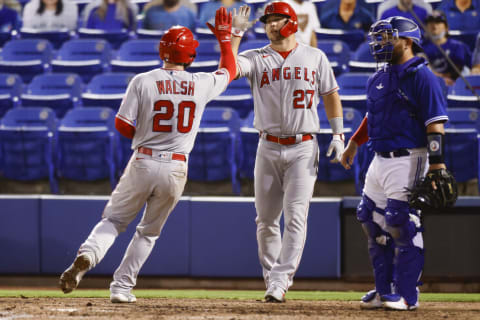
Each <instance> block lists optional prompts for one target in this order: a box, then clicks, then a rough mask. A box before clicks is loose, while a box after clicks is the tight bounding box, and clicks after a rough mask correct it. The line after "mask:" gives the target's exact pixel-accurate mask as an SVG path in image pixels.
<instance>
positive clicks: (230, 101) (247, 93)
mask: <svg viewBox="0 0 480 320" xmlns="http://www.w3.org/2000/svg"><path fill="white" fill-rule="evenodd" d="M208 106H209V107H219V106H229V107H231V108H233V109H235V111H236V112H237V113H238V115H239V116H240V118H242V119H243V118H245V117H246V116H247V115H248V113H249V112H250V111H251V110H253V96H252V92H251V90H250V85H249V84H248V82H247V80H246V78H240V79H238V80H234V81H232V82H231V83H230V84H229V85H228V87H227V90H225V92H223V93H222V94H221V95H220V96H218V97H216V98H215V99H213V100H211V101H210V102H209V103H208Z"/></svg>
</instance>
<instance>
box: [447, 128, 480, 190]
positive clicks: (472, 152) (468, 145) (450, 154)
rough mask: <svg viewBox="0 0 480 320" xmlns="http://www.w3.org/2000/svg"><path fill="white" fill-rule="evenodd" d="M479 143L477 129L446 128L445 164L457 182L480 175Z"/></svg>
mask: <svg viewBox="0 0 480 320" xmlns="http://www.w3.org/2000/svg"><path fill="white" fill-rule="evenodd" d="M478 145H479V137H478V130H477V129H474V128H470V129H455V128H446V129H445V164H446V165H447V168H448V170H450V171H451V172H452V173H453V175H454V176H455V179H456V180H457V182H466V181H468V180H471V179H476V178H478V177H479V173H480V167H479V159H478V158H479V147H478ZM479 187H480V182H479Z"/></svg>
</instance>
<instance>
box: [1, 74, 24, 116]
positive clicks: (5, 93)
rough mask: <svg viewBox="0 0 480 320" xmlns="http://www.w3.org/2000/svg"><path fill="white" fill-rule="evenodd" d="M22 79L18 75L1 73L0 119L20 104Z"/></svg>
mask: <svg viewBox="0 0 480 320" xmlns="http://www.w3.org/2000/svg"><path fill="white" fill-rule="evenodd" d="M22 90H23V82H22V79H20V77H19V76H18V75H16V74H9V73H0V117H3V115H4V114H5V112H7V110H8V109H11V108H13V107H16V106H18V105H19V102H20V94H21V93H22Z"/></svg>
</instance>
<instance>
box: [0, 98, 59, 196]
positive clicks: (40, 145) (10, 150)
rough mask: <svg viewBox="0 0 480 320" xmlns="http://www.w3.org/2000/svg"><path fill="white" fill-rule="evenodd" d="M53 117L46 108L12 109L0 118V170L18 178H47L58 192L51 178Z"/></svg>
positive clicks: (29, 179) (52, 166)
mask: <svg viewBox="0 0 480 320" xmlns="http://www.w3.org/2000/svg"><path fill="white" fill-rule="evenodd" d="M56 121H57V119H56V117H55V113H54V112H53V110H51V109H49V108H33V107H24V108H21V107H19V108H13V109H10V110H9V111H8V112H7V113H6V114H5V116H4V117H3V118H2V119H1V120H0V137H1V138H0V154H1V155H2V156H1V157H0V170H1V172H2V176H3V177H5V178H7V179H12V180H18V181H32V180H40V179H49V182H50V191H51V192H52V193H58V183H57V180H56V178H55V166H54V140H55V136H54V135H55V127H56Z"/></svg>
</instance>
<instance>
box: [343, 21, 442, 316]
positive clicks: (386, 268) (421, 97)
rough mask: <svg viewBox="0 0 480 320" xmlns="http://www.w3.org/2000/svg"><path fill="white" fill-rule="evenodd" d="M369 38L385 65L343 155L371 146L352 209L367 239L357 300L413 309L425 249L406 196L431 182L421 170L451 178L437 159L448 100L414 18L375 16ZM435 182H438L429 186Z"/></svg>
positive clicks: (349, 159) (348, 159) (346, 159)
mask: <svg viewBox="0 0 480 320" xmlns="http://www.w3.org/2000/svg"><path fill="white" fill-rule="evenodd" d="M369 38H370V51H371V53H372V54H373V56H374V57H375V59H376V60H377V61H378V62H386V64H384V65H383V66H382V67H381V68H380V69H379V70H378V71H377V72H376V73H375V74H373V75H372V76H371V77H370V78H369V80H368V82H367V115H366V116H365V118H364V120H363V121H362V124H361V125H360V127H359V128H358V129H357V131H356V132H355V134H354V135H353V136H352V138H351V139H350V141H349V143H348V145H347V148H346V149H345V152H344V154H343V156H342V160H341V163H342V165H343V166H344V167H345V168H346V169H350V166H351V165H352V163H353V159H354V157H355V155H356V152H357V147H358V146H359V145H361V144H363V143H366V142H368V147H369V148H370V149H371V150H373V151H374V152H375V156H374V158H373V160H372V162H371V164H370V166H369V168H368V171H367V176H366V180H365V187H364V189H363V195H362V201H361V202H360V204H359V206H358V208H357V219H358V221H359V222H360V223H361V225H362V228H363V230H364V231H365V234H366V235H367V239H368V252H369V255H370V260H371V263H372V266H373V272H374V277H375V289H374V290H372V291H370V292H368V293H367V294H366V295H365V296H364V297H363V298H362V300H361V303H360V306H361V307H362V308H370V309H372V308H381V307H384V308H388V309H395V310H413V309H416V308H417V307H418V305H419V304H418V296H419V290H418V286H419V284H420V276H421V274H422V269H423V264H424V249H423V236H422V230H423V228H422V225H421V219H420V214H421V211H420V210H418V209H417V208H414V207H413V206H412V203H414V204H417V203H419V202H418V201H413V200H414V199H411V193H410V191H409V190H412V189H413V188H414V186H416V185H418V184H419V183H424V182H425V181H430V182H432V181H434V179H429V180H426V179H423V177H424V176H425V175H426V174H427V173H428V175H427V176H430V175H434V176H438V177H442V178H443V176H444V175H445V176H451V175H450V173H449V172H448V171H446V166H445V164H444V160H443V152H444V127H443V123H444V122H445V121H447V120H448V117H447V114H446V100H445V97H444V96H443V94H442V88H441V86H440V82H439V81H440V80H439V79H438V78H437V77H436V76H435V75H434V74H433V73H432V71H431V70H430V69H429V68H428V67H427V62H426V61H425V59H423V58H420V57H416V56H415V54H416V53H419V52H420V51H422V48H421V46H420V30H419V28H418V26H417V25H416V24H415V23H414V22H413V21H412V20H410V19H407V18H404V17H399V16H395V17H389V18H387V19H384V20H379V21H377V22H376V23H374V24H373V25H372V26H371V28H370V31H369ZM422 181H423V182H422ZM440 187H443V184H440V183H439V184H438V185H435V186H432V190H439V189H440ZM435 188H436V189H435ZM416 190H419V189H418V188H417V189H416ZM422 190H424V189H422ZM441 190H444V189H441ZM429 191H430V190H429ZM417 196H418V194H417ZM429 199H432V197H430V198H429ZM435 199H436V198H435ZM417 200H418V199H417ZM409 201H410V202H409Z"/></svg>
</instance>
